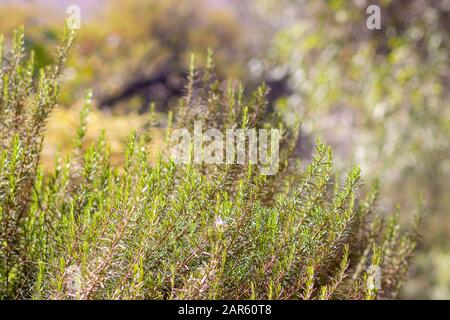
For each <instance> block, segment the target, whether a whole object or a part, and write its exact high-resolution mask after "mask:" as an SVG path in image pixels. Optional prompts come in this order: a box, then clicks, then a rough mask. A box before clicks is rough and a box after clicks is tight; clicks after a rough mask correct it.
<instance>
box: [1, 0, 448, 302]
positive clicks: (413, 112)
mask: <svg viewBox="0 0 450 320" xmlns="http://www.w3.org/2000/svg"><path fill="white" fill-rule="evenodd" d="M371 4H376V5H378V6H380V8H381V29H379V30H369V29H368V28H367V27H366V19H367V18H368V16H369V14H367V13H366V9H367V7H368V6H369V5H371ZM70 5H77V6H79V8H80V13H81V28H80V30H79V36H78V42H77V46H76V48H75V50H74V51H73V53H72V56H71V58H70V61H69V62H68V67H67V69H66V72H65V74H64V77H65V85H64V88H63V91H62V97H61V106H60V108H58V110H57V111H56V112H55V113H54V115H53V116H52V118H51V121H50V122H49V124H48V129H47V133H46V143H45V149H44V155H43V165H44V166H45V167H46V168H47V169H51V168H52V167H53V166H54V159H55V155H56V154H64V152H67V150H69V149H70V148H71V145H72V143H73V136H74V134H75V131H76V127H77V123H78V112H79V110H80V106H81V103H82V99H83V96H84V93H85V91H86V90H87V89H88V88H92V89H93V92H94V97H95V100H96V101H95V102H96V110H94V112H93V113H92V115H91V116H90V127H89V129H88V137H89V138H90V139H92V140H93V139H95V137H97V136H98V135H99V133H100V131H101V130H105V132H106V135H107V136H108V138H109V139H110V140H111V141H112V151H113V157H115V158H116V159H113V160H114V161H120V157H119V153H120V151H121V150H122V148H123V145H124V143H125V141H126V139H127V136H128V134H129V132H130V131H131V130H132V129H136V130H138V131H146V130H150V129H149V122H151V121H153V120H152V119H150V117H149V110H150V108H151V106H152V105H154V109H155V110H156V114H157V116H158V121H157V122H158V125H157V126H156V127H153V128H152V129H151V131H152V132H151V136H152V139H153V143H152V144H151V145H152V153H154V154H155V153H156V152H157V151H158V146H159V145H160V144H161V143H160V142H161V141H162V139H163V136H164V127H165V123H166V121H167V112H168V111H169V110H171V109H173V108H174V105H175V104H176V101H177V97H179V96H180V95H182V94H183V86H184V79H185V76H186V73H187V70H188V65H189V59H190V55H191V53H194V54H195V56H196V60H197V61H199V64H201V63H203V61H204V60H205V59H206V55H207V50H208V48H212V49H213V50H214V52H215V64H216V68H217V72H218V76H219V79H222V80H223V81H225V80H226V79H229V78H231V79H239V80H240V81H242V82H243V83H244V85H245V87H246V88H247V89H248V90H251V89H252V88H254V87H255V86H256V85H258V84H260V83H261V82H265V83H266V84H267V85H268V86H269V88H270V89H271V91H270V94H269V104H268V108H269V109H271V110H272V109H273V110H277V111H279V112H280V113H281V114H283V116H284V117H285V119H286V121H287V122H291V121H292V119H294V118H295V117H296V116H298V117H300V120H301V128H300V130H301V132H300V138H299V141H298V145H297V149H298V150H297V154H298V156H299V157H300V158H301V159H305V161H306V160H308V159H309V157H310V156H311V152H312V148H313V146H314V142H315V140H316V138H321V139H322V140H323V141H324V142H326V143H328V144H330V145H331V146H332V147H333V149H334V157H335V160H336V163H337V167H338V170H345V169H347V168H349V167H350V165H351V164H352V163H358V164H360V165H361V167H362V170H363V174H364V176H365V184H369V183H370V182H371V181H372V180H373V179H375V178H377V177H379V178H380V180H381V185H382V192H381V200H380V202H379V204H378V206H379V207H380V208H381V209H382V210H386V211H389V210H396V207H397V206H400V207H401V209H400V211H401V213H402V216H403V217H404V218H405V219H409V218H410V215H411V214H412V213H413V212H414V210H415V209H416V208H417V206H418V202H419V200H420V198H421V197H422V196H423V197H424V199H425V200H426V203H427V210H428V214H427V224H426V227H425V229H424V230H423V235H422V237H423V241H422V244H421V246H420V248H419V252H418V254H417V255H416V258H415V261H414V264H413V267H412V269H411V270H410V271H411V272H410V273H411V276H410V279H409V280H408V282H407V283H406V284H405V286H404V287H403V292H402V294H401V296H400V298H419V299H450V196H449V194H448V192H449V191H450V104H449V88H450V65H449V52H450V51H449V50H450V48H449V44H450V43H449V42H450V0H409V1H398V0H397V1H392V0H380V1H375V0H370V1H369V0H328V1H325V0H254V1H239V0H184V1H179V0H164V1H161V0H83V1H82V0H78V1H77V0H72V1H66V0H35V1H32V0H28V1H27V0H0V33H2V34H4V35H5V37H7V38H8V37H9V38H10V36H11V34H12V30H13V29H15V28H17V27H18V26H20V25H24V26H25V31H26V37H27V38H26V43H27V47H28V48H29V49H33V50H34V51H35V54H36V61H37V64H38V66H40V67H43V66H45V65H47V64H49V63H50V62H51V61H52V53H53V48H54V45H55V44H57V43H58V39H59V36H60V34H61V30H62V26H63V25H64V21H65V20H66V19H67V18H68V17H69V15H70V13H68V12H67V11H66V10H67V8H68V7H69V6H70Z"/></svg>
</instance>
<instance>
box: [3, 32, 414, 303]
mask: <svg viewBox="0 0 450 320" xmlns="http://www.w3.org/2000/svg"><path fill="white" fill-rule="evenodd" d="M1 43H2V45H1V48H2V49H1V52H2V53H1V70H0V72H1V77H0V79H1V80H0V81H1V83H0V84H1V88H2V90H1V99H0V118H1V124H0V135H1V143H2V152H1V155H0V253H1V254H0V296H1V297H2V298H33V299H75V298H76V299H181V298H184V299H206V298H209V299H218V298H222V299H267V298H268V299H316V298H320V299H331V298H338V299H361V298H369V299H374V298H393V297H395V294H396V292H397V290H398V288H399V285H400V284H401V281H402V280H403V279H404V277H405V276H406V273H407V267H408V264H409V260H410V258H411V254H412V251H413V249H414V247H415V244H416V234H417V233H416V228H417V226H418V223H419V219H417V221H416V223H415V225H414V228H413V230H412V231H410V232H406V231H405V232H403V231H400V230H399V225H398V222H397V215H393V216H392V217H391V218H387V219H386V218H383V217H382V216H380V215H377V214H376V206H375V202H376V197H377V187H376V186H375V188H374V189H373V190H372V191H370V192H368V193H367V195H366V196H365V197H364V198H360V196H359V194H358V191H357V190H358V183H359V179H360V170H359V169H358V167H354V168H352V169H351V170H349V172H348V174H347V177H346V179H345V181H343V183H340V182H339V180H340V179H339V178H338V177H337V175H335V174H334V173H333V166H332V155H331V150H330V148H329V147H327V146H326V145H324V144H322V143H320V142H318V143H317V148H316V153H315V155H314V157H313V160H312V162H311V163H310V164H309V165H308V166H307V167H306V168H305V169H304V170H302V169H301V167H300V164H299V162H298V161H295V159H293V157H292V150H293V147H294V145H295V141H296V135H295V132H296V131H298V130H295V128H294V129H292V128H288V127H285V126H284V125H283V124H282V122H281V121H280V117H278V116H277V115H275V114H266V113H265V101H266V100H265V95H266V93H267V89H266V88H265V87H264V86H261V87H260V88H258V89H257V90H256V92H254V93H253V94H249V95H248V94H246V93H245V91H244V90H243V89H242V88H241V86H238V87H236V86H233V84H232V83H231V82H230V84H229V85H228V87H227V88H222V87H221V85H219V82H217V81H216V80H215V79H214V76H213V72H212V69H213V66H212V59H211V58H209V59H208V62H207V66H206V68H204V70H203V71H202V72H197V71H196V70H195V68H194V67H191V71H190V74H189V77H188V84H187V86H186V94H185V97H184V98H183V99H182V100H181V101H180V107H179V109H178V111H177V112H176V115H175V120H174V121H173V123H170V125H169V126H168V134H170V132H171V130H172V129H173V128H175V127H187V128H189V127H190V126H191V125H192V122H193V120H196V119H203V120H204V121H205V122H207V124H210V125H211V126H214V127H215V128H218V129H224V128H227V127H229V126H236V124H238V125H240V126H241V127H242V128H244V129H246V128H250V127H252V128H273V127H275V128H279V129H280V130H281V131H282V133H283V136H282V140H281V145H280V150H282V152H281V158H280V168H279V172H278V174H277V175H275V176H264V175H261V174H259V173H258V167H257V166H256V165H247V166H242V165H214V166H210V165H208V166H206V165H194V164H187V165H180V164H175V163H174V162H173V161H172V160H170V159H167V156H166V155H164V154H163V155H161V156H160V157H159V158H158V161H157V163H156V164H154V165H151V164H150V162H149V160H148V154H147V152H146V149H145V145H146V143H147V142H146V141H147V140H146V137H145V135H142V136H141V137H139V136H138V135H137V134H136V133H132V134H131V136H130V139H129V144H128V147H127V148H126V150H125V152H124V160H123V165H121V166H120V167H113V166H112V165H111V163H110V147H109V145H108V142H107V140H106V139H105V137H104V136H100V137H99V139H98V141H97V142H96V143H94V144H92V145H91V146H89V147H87V148H84V147H83V138H84V136H85V133H86V125H87V124H86V119H87V114H88V112H89V109H90V108H91V103H90V98H91V95H90V94H88V96H87V99H86V104H85V106H84V108H83V111H82V112H81V117H80V125H79V129H78V134H77V137H76V148H75V149H74V151H73V152H72V153H71V154H70V155H69V156H67V157H66V158H65V159H60V158H59V159H55V161H56V162H57V166H56V169H55V171H54V172H53V173H52V174H49V175H45V176H44V174H43V173H42V170H41V169H40V167H39V154H40V150H41V146H42V141H43V131H44V127H45V121H46V119H47V117H48V115H49V113H50V112H51V111H52V109H53V108H54V106H55V105H56V103H57V100H58V93H59V87H60V85H59V82H58V77H59V75H60V74H61V71H62V67H63V64H64V61H65V58H66V56H67V52H68V50H69V49H70V47H71V45H72V43H73V34H71V33H70V32H66V36H65V41H64V44H63V46H62V47H61V48H60V49H59V50H58V54H57V59H56V61H57V63H56V64H55V65H53V66H51V67H49V68H47V69H46V70H44V71H40V72H39V74H38V75H35V72H34V69H33V55H32V54H31V56H29V57H28V58H27V57H26V55H25V50H24V41H23V32H22V31H17V32H16V33H15V35H14V40H13V44H12V48H11V49H10V50H5V49H4V45H3V41H2V42H1ZM168 144H170V142H168ZM378 271H380V273H381V275H380V278H379V279H380V283H379V284H380V286H377V285H376V284H378V283H377V281H376V280H377V272H378ZM374 282H375V283H374Z"/></svg>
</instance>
